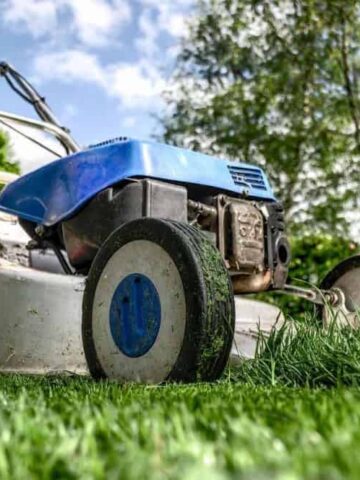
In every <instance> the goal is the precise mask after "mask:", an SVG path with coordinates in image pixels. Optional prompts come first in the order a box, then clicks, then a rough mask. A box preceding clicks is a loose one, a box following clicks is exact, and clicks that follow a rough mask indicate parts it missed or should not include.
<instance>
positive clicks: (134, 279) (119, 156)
mask: <svg viewBox="0 0 360 480" xmlns="http://www.w3.org/2000/svg"><path fill="white" fill-rule="evenodd" d="M0 76H2V77H3V78H4V79H5V80H6V82H7V83H8V85H9V86H10V87H11V89H13V90H14V91H15V92H16V93H18V94H19V95H20V96H21V97H22V98H23V99H24V100H25V101H27V102H28V103H29V104H30V105H32V106H33V107H34V109H35V111H36V112H37V114H38V115H39V117H40V119H41V121H36V120H32V119H28V118H24V117H20V116H18V115H14V114H10V113H5V112H0V122H1V123H2V124H3V125H5V126H6V127H8V128H12V129H14V130H15V131H17V132H18V133H19V134H22V135H25V136H26V137H27V138H29V139H30V140H32V141H35V142H36V143H38V144H40V146H43V147H44V148H47V149H49V147H48V146H46V145H42V144H41V142H40V141H39V140H38V139H37V140H36V139H34V138H31V137H29V136H28V135H27V133H24V132H21V131H19V130H18V129H17V127H16V125H17V124H21V125H24V126H27V127H32V128H35V129H39V130H41V131H43V132H47V133H49V134H51V135H53V136H54V137H55V138H56V139H57V140H58V141H59V143H60V145H61V146H62V147H63V149H64V154H59V153H58V152H57V151H54V150H51V152H52V153H53V154H54V155H56V156H58V157H59V158H58V159H57V160H55V161H53V162H51V163H49V164H47V165H45V166H43V167H41V168H38V169H37V170H35V171H32V172H31V173H29V174H26V175H24V176H21V177H19V178H18V179H16V180H15V181H12V182H10V183H9V184H8V185H7V186H6V187H5V188H4V189H3V190H2V192H1V195H0V211H2V212H4V213H5V214H10V215H12V216H15V217H17V219H18V223H19V225H20V226H21V228H22V229H23V231H24V232H26V235H27V236H28V237H29V241H28V242H27V251H28V256H26V255H25V257H24V256H21V255H20V257H21V259H22V260H21V261H14V260H12V261H9V259H7V260H6V259H3V260H2V261H1V265H0V297H1V305H2V308H1V314H0V324H1V325H2V336H3V342H2V344H0V359H1V362H0V363H1V370H2V371H9V370H15V371H30V370H31V365H32V364H33V363H32V362H34V358H35V359H36V358H40V357H41V356H42V355H43V356H46V358H48V359H49V361H48V363H49V365H48V369H50V370H51V367H53V369H54V370H56V367H57V366H59V365H62V361H61V357H66V358H67V361H68V363H69V364H71V368H69V369H70V370H73V371H81V372H82V371H83V372H85V371H89V372H90V374H91V375H92V376H93V377H94V378H97V379H99V378H108V379H112V380H117V381H127V382H132V381H136V382H148V383H161V382H165V381H179V382H192V381H212V380H215V379H217V378H219V376H220V375H221V374H222V372H223V370H224V368H225V366H226V364H227V362H228V359H229V354H230V350H231V346H232V343H233V337H234V328H235V316H238V315H240V316H241V311H242V309H243V308H245V303H242V302H241V299H242V298H243V296H244V295H246V294H250V293H258V292H265V291H271V290H273V291H274V290H275V291H279V292H283V293H287V294H292V295H297V296H300V297H302V298H304V299H306V300H309V301H311V302H313V303H315V304H317V305H319V306H320V309H322V313H321V315H322V316H323V318H324V320H325V321H326V319H327V318H328V315H327V314H326V311H327V307H326V308H324V306H330V307H332V308H333V309H334V308H335V309H337V311H338V312H341V313H342V314H343V316H344V317H345V318H346V321H348V322H350V323H355V321H356V309H357V304H360V288H359V278H360V257H359V256H357V257H353V258H351V259H348V260H346V261H345V262H343V263H341V264H340V265H339V266H337V267H336V268H335V269H334V270H333V271H332V272H331V273H330V274H329V275H328V276H327V277H326V279H325V280H324V282H323V284H322V285H321V286H320V288H319V289H317V288H304V287H301V288H300V287H296V286H293V285H288V284H287V277H288V267H289V262H290V248H289V243H288V240H287V237H286V233H285V224H284V211H283V207H282V205H281V203H279V202H278V201H277V200H276V198H275V196H274V193H273V191H272V189H271V187H270V185H269V181H268V179H267V177H266V175H265V173H264V172H263V170H262V169H261V168H259V167H258V166H255V165H250V164H245V163H236V162H230V161H225V160H222V159H218V158H214V157H212V156H208V155H205V154H201V153H196V152H193V151H189V150H185V149H181V148H177V147H174V146H169V145H163V144H160V143H155V142H151V141H139V140H133V139H130V138H125V137H119V138H115V139H112V140H107V141H104V142H102V143H98V144H96V145H92V146H89V147H86V148H81V147H80V146H79V145H78V143H77V142H76V141H75V140H74V139H73V137H72V136H71V134H70V131H69V130H68V129H67V128H64V127H62V126H61V125H60V123H59V122H58V120H57V119H56V117H55V116H54V114H53V113H52V111H51V110H50V108H49V107H48V105H47V103H46V101H45V99H44V98H43V97H42V96H41V95H39V93H38V92H37V91H36V90H35V88H34V87H33V86H32V85H31V84H30V83H29V82H28V81H27V80H26V79H25V78H24V77H23V76H22V75H21V74H20V73H19V72H18V71H16V70H15V69H14V68H13V67H11V66H10V65H9V64H7V63H5V62H2V63H0ZM19 242H20V240H19ZM15 243H16V242H15ZM3 256H4V255H3ZM20 257H19V258H20ZM24 258H25V260H24ZM235 306H236V308H235ZM254 314H255V312H254ZM260 320H261V319H260ZM74 345H75V346H74ZM20 352H22V353H21V355H20ZM69 352H70V353H69ZM19 355H20V357H19ZM15 360H16V361H15ZM35 363H36V362H35Z"/></svg>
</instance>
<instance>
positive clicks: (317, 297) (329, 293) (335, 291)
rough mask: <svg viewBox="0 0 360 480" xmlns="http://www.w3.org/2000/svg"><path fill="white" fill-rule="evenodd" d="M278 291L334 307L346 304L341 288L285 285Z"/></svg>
mask: <svg viewBox="0 0 360 480" xmlns="http://www.w3.org/2000/svg"><path fill="white" fill-rule="evenodd" d="M277 292H278V293H283V294H286V295H294V296H295V297H299V298H303V299H304V300H308V301H309V302H311V303H315V304H317V305H329V306H332V307H339V306H342V305H345V295H344V293H343V292H342V290H340V289H339V288H332V289H330V290H320V289H318V288H305V287H297V286H295V285H284V288H283V289H282V290H277Z"/></svg>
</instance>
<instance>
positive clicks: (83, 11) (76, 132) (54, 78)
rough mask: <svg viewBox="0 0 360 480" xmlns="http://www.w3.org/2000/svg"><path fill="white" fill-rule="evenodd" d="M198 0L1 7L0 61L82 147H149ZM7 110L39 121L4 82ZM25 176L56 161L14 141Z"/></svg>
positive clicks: (17, 0) (6, 1) (63, 0)
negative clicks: (119, 142) (124, 143)
mask: <svg viewBox="0 0 360 480" xmlns="http://www.w3.org/2000/svg"><path fill="white" fill-rule="evenodd" d="M193 5H194V0H0V60H6V61H7V62H9V63H11V64H12V65H13V66H14V67H15V68H16V69H17V70H19V71H20V72H21V73H22V74H23V75H24V76H25V77H27V78H28V79H29V80H30V81H31V82H32V83H33V84H34V86H36V88H37V89H38V90H39V91H40V93H41V94H42V95H44V96H45V97H46V100H47V102H48V103H49V105H50V106H51V107H52V109H53V110H54V112H55V113H56V115H57V117H58V118H59V120H60V121H61V123H62V124H63V125H66V126H67V127H69V128H70V129H71V131H72V134H73V136H74V137H75V139H76V140H77V141H78V142H79V143H80V144H81V145H84V146H85V145H89V144H94V143H97V142H100V141H102V140H105V139H108V138H113V137H117V136H130V137H133V138H141V139H147V138H151V136H152V135H153V134H154V133H155V132H157V131H159V128H160V127H159V123H158V120H157V119H156V115H158V114H160V113H161V111H162V110H163V108H164V104H163V100H162V98H161V93H162V92H163V91H164V89H166V88H169V85H170V83H169V80H170V76H171V72H172V70H173V66H174V62H175V59H176V55H177V54H178V52H179V49H180V45H181V38H182V36H183V34H184V32H185V31H186V22H187V20H188V19H189V18H190V17H191V14H192V11H193ZM0 110H5V111H10V112H13V113H17V114H20V115H25V116H34V115H35V114H33V112H32V110H31V107H29V106H28V105H26V104H25V103H24V102H23V101H22V100H21V99H19V98H18V97H17V96H16V95H15V93H13V92H12V91H11V90H10V89H9V88H8V87H7V84H6V83H5V82H4V81H3V82H1V80H0ZM11 141H12V145H13V151H14V153H15V156H16V157H17V159H18V160H19V161H20V163H21V167H22V171H23V172H26V171H29V170H32V169H33V168H36V167H37V166H39V165H40V164H43V163H45V162H47V161H48V160H50V159H51V156H49V155H48V154H47V153H46V152H43V151H42V150H39V148H38V147H35V146H32V145H31V144H29V142H28V141H27V140H24V139H21V138H19V137H18V135H16V134H15V135H13V134H12V136H11Z"/></svg>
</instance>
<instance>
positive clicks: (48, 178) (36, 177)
mask: <svg viewBox="0 0 360 480" xmlns="http://www.w3.org/2000/svg"><path fill="white" fill-rule="evenodd" d="M143 177H147V178H153V179H158V180H164V181H170V182H176V183H180V184H183V185H191V184H192V185H202V186H205V187H212V188H214V189H218V190H221V191H226V192H230V193H235V194H242V193H247V196H248V197H249V198H253V199H259V200H268V201H274V200H275V198H274V194H273V192H272V190H271V187H270V185H269V182H268V180H267V178H266V176H265V174H264V173H263V171H262V170H261V169H260V168H258V167H255V166H252V165H248V164H244V163H235V162H227V161H224V160H220V159H218V158H215V157H211V156H209V155H204V154H201V153H195V152H192V151H189V150H184V149H181V148H177V147H172V146H169V145H163V144H159V143H155V142H149V141H138V140H115V141H109V142H105V143H104V144H100V145H99V146H95V147H92V148H89V149H87V150H84V151H81V152H79V153H76V154H74V155H70V156H67V157H64V158H61V159H60V160H57V161H54V162H52V163H50V164H48V165H45V166H44V167H41V168H39V169H37V170H35V171H33V172H31V173H29V174H27V175H24V176H23V177H20V178H19V179H18V180H16V181H15V182H13V183H11V184H9V185H8V186H7V187H6V188H5V189H4V190H3V192H2V193H1V195H0V210H1V211H4V212H6V213H10V214H12V215H16V216H18V217H20V218H22V219H24V220H29V221H31V222H34V223H37V224H41V225H45V226H52V225H55V224H57V223H59V222H62V221H64V220H67V219H69V218H70V217H72V216H73V215H74V214H75V213H76V212H77V211H79V210H80V209H81V208H82V207H83V206H84V205H85V203H86V202H88V201H89V200H91V199H92V198H93V197H94V196H95V195H97V194H98V193H99V192H100V191H102V190H104V189H106V188H108V187H111V186H112V185H115V184H117V183H119V182H121V181H123V180H126V179H130V178H143Z"/></svg>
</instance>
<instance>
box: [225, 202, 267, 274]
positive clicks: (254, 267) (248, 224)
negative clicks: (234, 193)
mask: <svg viewBox="0 0 360 480" xmlns="http://www.w3.org/2000/svg"><path fill="white" fill-rule="evenodd" d="M229 213H230V218H231V243H232V248H231V254H230V258H229V262H230V266H231V267H232V268H235V269H236V270H237V271H239V272H244V273H249V274H252V273H258V272H262V271H263V270H264V269H265V233H264V220H263V216H262V213H261V212H260V211H259V210H258V209H257V208H256V207H255V206H254V205H252V204H251V203H250V202H242V201H238V202H232V203H231V204H230V207H229Z"/></svg>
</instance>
